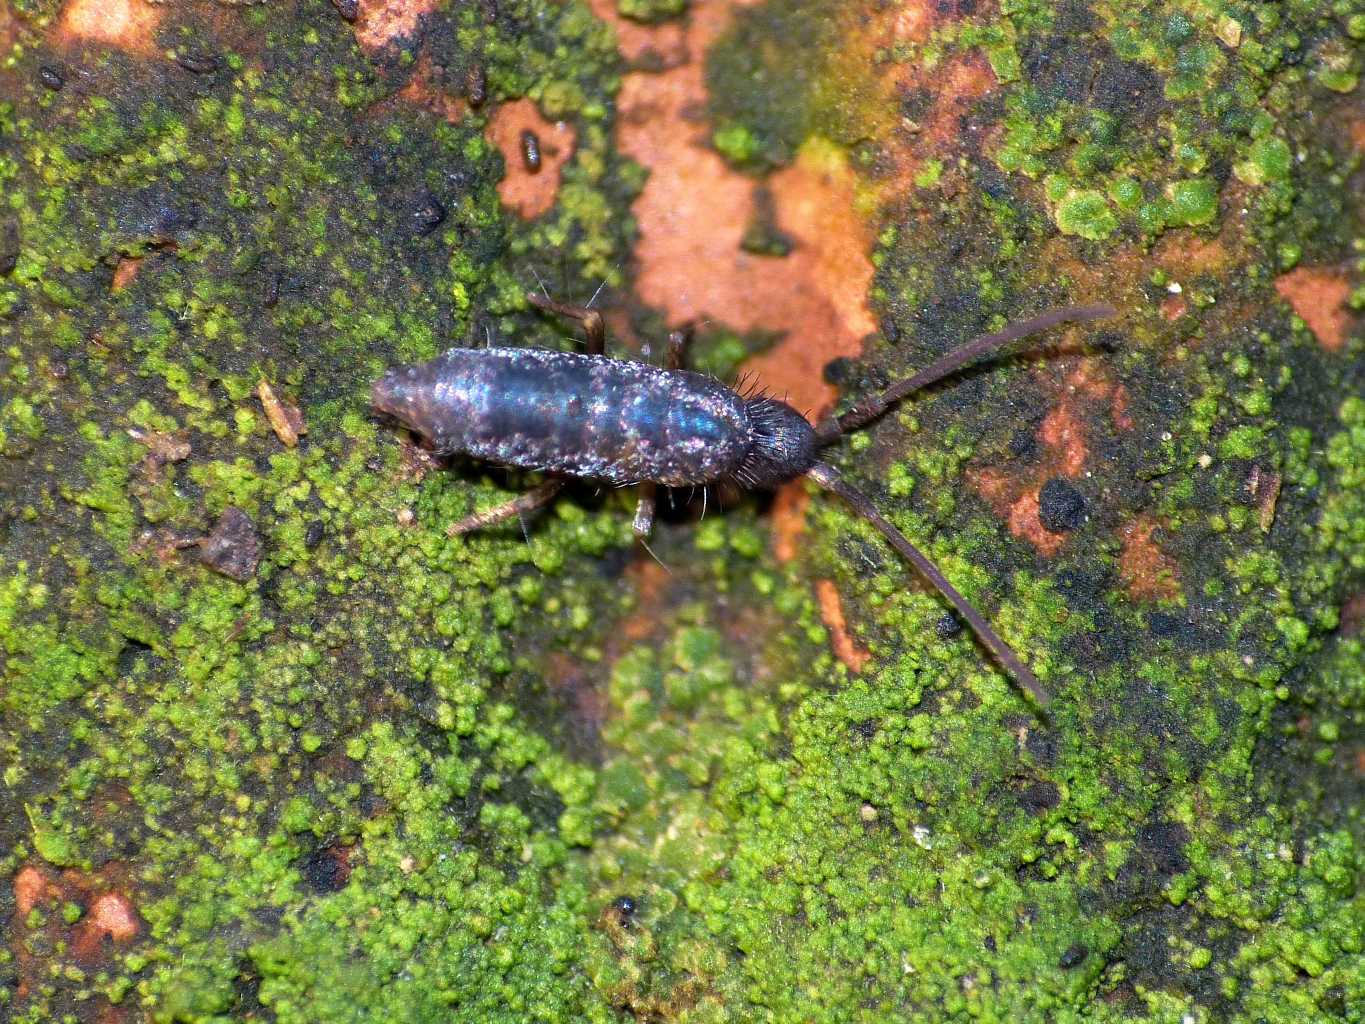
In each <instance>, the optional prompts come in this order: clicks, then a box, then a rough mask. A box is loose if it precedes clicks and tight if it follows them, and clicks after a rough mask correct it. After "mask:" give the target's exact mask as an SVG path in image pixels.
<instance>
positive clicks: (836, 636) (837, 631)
mask: <svg viewBox="0 0 1365 1024" xmlns="http://www.w3.org/2000/svg"><path fill="white" fill-rule="evenodd" d="M815 596H816V599H817V600H818V601H819V604H820V618H821V619H823V620H824V623H825V625H826V627H828V629H829V633H830V638H831V640H832V641H833V643H834V653H835V655H836V656H838V658H839V660H840V661H842V662H843V663H844V664H845V665H847V666H848V668H849V670H850V671H852V672H861V671H862V670H863V666H865V665H866V664H867V662H868V659H869V658H871V657H872V655H871V654H870V653H869V652H868V651H867V650H865V649H864V648H862V647H859V646H858V644H857V642H856V641H855V640H854V639H853V637H852V635H851V634H850V633H849V631H848V624H847V622H845V621H844V606H843V603H842V602H841V601H840V600H839V589H838V588H837V587H836V586H835V585H834V581H833V580H816V581H815Z"/></svg>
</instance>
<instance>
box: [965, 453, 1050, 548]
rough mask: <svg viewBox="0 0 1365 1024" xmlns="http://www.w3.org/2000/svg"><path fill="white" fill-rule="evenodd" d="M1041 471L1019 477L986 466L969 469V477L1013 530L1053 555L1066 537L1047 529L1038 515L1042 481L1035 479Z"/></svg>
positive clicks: (982, 495)
mask: <svg viewBox="0 0 1365 1024" xmlns="http://www.w3.org/2000/svg"><path fill="white" fill-rule="evenodd" d="M1037 475H1038V474H1036V473H1034V474H1029V475H1028V476H1027V477H1025V478H1015V477H1011V476H1010V475H1009V474H1008V473H1006V472H1005V471H1004V470H1001V469H999V468H998V467H995V466H985V467H982V468H979V469H971V470H968V471H967V480H968V481H969V482H970V483H971V485H972V486H973V487H975V488H976V492H977V493H978V494H980V495H981V497H983V498H985V499H986V501H987V502H988V503H989V504H990V506H991V508H993V509H995V513H996V515H998V516H1000V517H1001V518H1002V519H1004V520H1005V525H1006V526H1007V527H1009V531H1010V533H1012V534H1013V535H1014V536H1016V537H1018V538H1019V539H1020V540H1026V541H1028V542H1029V543H1030V544H1032V545H1033V546H1034V547H1035V548H1037V549H1038V550H1039V551H1040V552H1041V553H1042V554H1044V555H1047V556H1049V557H1051V556H1052V555H1055V554H1056V553H1057V552H1058V551H1060V550H1061V548H1062V543H1063V541H1065V539H1066V538H1065V535H1064V534H1060V533H1053V532H1052V531H1051V530H1048V529H1046V528H1045V527H1044V526H1043V522H1042V520H1041V519H1039V518H1038V508H1039V506H1038V491H1039V489H1040V487H1041V483H1036V484H1035V483H1033V482H1032V481H1033V478H1034V477H1035V476H1037Z"/></svg>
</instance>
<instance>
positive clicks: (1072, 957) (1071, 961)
mask: <svg viewBox="0 0 1365 1024" xmlns="http://www.w3.org/2000/svg"><path fill="white" fill-rule="evenodd" d="M1089 955H1090V950H1088V949H1086V948H1085V946H1084V945H1082V944H1081V943H1079V942H1077V943H1074V944H1072V945H1070V946H1067V947H1066V951H1065V952H1064V953H1062V955H1061V956H1060V957H1058V958H1057V966H1058V967H1060V968H1061V969H1062V970H1064V971H1069V970H1071V968H1073V967H1079V966H1080V965H1081V964H1082V963H1084V962H1085V958H1086V957H1087V956H1089Z"/></svg>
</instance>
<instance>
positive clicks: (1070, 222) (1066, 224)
mask: <svg viewBox="0 0 1365 1024" xmlns="http://www.w3.org/2000/svg"><path fill="white" fill-rule="evenodd" d="M1053 216H1054V218H1055V219H1056V221H1057V227H1058V228H1060V229H1061V231H1062V233H1063V234H1067V235H1079V236H1080V237H1081V238H1089V239H1091V240H1094V241H1098V240H1100V239H1102V238H1108V237H1109V236H1110V235H1112V234H1113V233H1114V229H1115V228H1117V227H1118V218H1117V217H1115V216H1114V213H1113V211H1112V210H1110V208H1109V204H1108V202H1106V201H1105V198H1104V196H1102V195H1101V194H1100V193H1098V192H1095V191H1092V190H1080V191H1077V190H1072V191H1070V192H1068V193H1067V194H1066V195H1064V196H1063V197H1062V198H1061V200H1060V201H1059V202H1058V203H1057V207H1056V209H1055V211H1054V213H1053Z"/></svg>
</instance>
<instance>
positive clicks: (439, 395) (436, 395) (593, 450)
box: [372, 348, 815, 487]
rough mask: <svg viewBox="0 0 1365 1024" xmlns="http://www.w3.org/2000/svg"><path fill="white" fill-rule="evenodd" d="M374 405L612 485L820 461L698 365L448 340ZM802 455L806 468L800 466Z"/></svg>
mask: <svg viewBox="0 0 1365 1024" xmlns="http://www.w3.org/2000/svg"><path fill="white" fill-rule="evenodd" d="M372 397H373V402H374V406H375V408H377V409H379V410H380V411H382V412H386V413H388V414H389V415H391V416H393V417H395V418H396V419H398V420H401V421H402V422H403V423H404V424H406V425H407V426H408V427H410V428H411V429H412V430H414V431H416V432H417V433H418V434H421V435H422V436H423V437H425V438H427V439H428V440H429V441H430V442H431V445H432V447H433V448H434V449H436V450H437V451H438V452H442V453H447V454H449V453H454V452H462V453H465V454H468V455H472V456H474V457H476V458H480V459H486V460H488V461H489V462H496V463H499V464H501V465H506V466H519V467H521V468H523V469H537V470H545V471H548V472H553V473H563V474H567V475H570V476H577V477H585V478H589V479H594V480H602V481H604V482H606V483H610V484H614V485H618V486H619V485H624V484H636V483H654V484H662V485H664V486H668V487H688V486H701V485H705V484H709V483H715V482H717V481H720V480H725V479H734V480H737V481H739V482H740V483H741V484H743V485H745V486H747V487H759V486H764V485H767V484H771V483H774V482H776V481H775V480H774V478H773V470H774V468H775V466H777V465H781V466H783V467H786V472H785V475H783V476H782V478H781V479H789V478H790V476H791V475H792V474H791V469H790V467H791V466H792V465H793V457H794V456H795V458H796V461H797V465H798V466H799V468H797V469H796V473H797V474H798V475H799V474H800V473H801V472H804V471H805V470H806V469H807V468H809V466H810V465H811V463H813V462H814V461H815V432H814V430H813V429H812V427H811V426H810V424H809V423H808V422H807V421H806V419H805V418H804V417H802V416H801V415H800V414H798V413H797V412H796V411H795V410H794V409H791V408H790V407H789V406H786V405H785V404H784V403H781V402H777V401H775V400H774V399H771V398H766V397H754V398H747V399H746V398H745V397H744V396H742V395H740V394H739V393H738V392H736V391H733V390H731V389H730V388H727V387H725V386H724V385H723V384H721V383H720V382H719V381H717V380H715V379H714V378H712V377H708V376H706V375H705V374H701V373H693V372H691V371H688V370H664V369H660V368H659V367H656V366H650V365H649V364H647V363H637V362H629V361H626V360H618V359H607V358H606V357H604V356H590V355H580V354H577V353H571V352H554V351H549V350H546V349H510V348H487V349H469V348H455V349H451V350H450V351H448V352H446V353H445V354H444V355H441V356H437V357H436V358H435V359H433V360H431V361H430V362H427V363H422V364H421V365H419V366H408V367H399V368H398V369H395V370H391V371H389V372H388V373H387V374H385V375H384V376H383V377H382V378H381V379H380V380H379V381H378V382H377V383H376V384H375V385H374V392H373V396H372ZM803 452H804V465H800V462H801V459H802V454H803Z"/></svg>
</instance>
